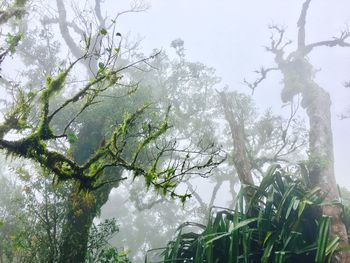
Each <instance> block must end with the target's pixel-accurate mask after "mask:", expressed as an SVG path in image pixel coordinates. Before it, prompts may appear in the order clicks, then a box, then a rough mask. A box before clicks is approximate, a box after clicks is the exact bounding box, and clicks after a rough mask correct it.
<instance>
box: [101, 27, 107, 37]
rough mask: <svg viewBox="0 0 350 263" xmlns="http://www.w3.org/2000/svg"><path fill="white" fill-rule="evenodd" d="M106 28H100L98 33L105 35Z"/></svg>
mask: <svg viewBox="0 0 350 263" xmlns="http://www.w3.org/2000/svg"><path fill="white" fill-rule="evenodd" d="M107 33H108V32H107V30H106V29H105V28H102V29H101V30H100V34H101V35H103V36H105V35H107Z"/></svg>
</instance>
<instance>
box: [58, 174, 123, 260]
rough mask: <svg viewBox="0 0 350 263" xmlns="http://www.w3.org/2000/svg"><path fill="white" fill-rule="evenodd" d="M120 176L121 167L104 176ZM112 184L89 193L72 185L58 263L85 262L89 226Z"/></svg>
mask: <svg viewBox="0 0 350 263" xmlns="http://www.w3.org/2000/svg"><path fill="white" fill-rule="evenodd" d="M120 176H121V169H118V170H117V171H114V173H109V175H105V176H104V177H105V178H106V180H108V177H113V178H114V179H115V178H116V177H120ZM114 187H116V185H115V183H114V184H106V185H104V186H102V187H101V188H99V189H97V190H94V191H91V192H89V193H86V192H83V191H79V188H78V187H74V189H73V190H72V192H71V195H70V197H69V199H68V202H67V206H68V209H67V214H66V219H65V222H64V225H63V228H62V235H61V240H62V243H61V246H60V256H59V263H80V262H82V263H83V262H85V257H86V253H87V245H88V240H89V232H90V228H91V226H92V224H93V220H94V218H95V217H96V216H98V214H99V212H100V210H101V207H102V206H103V205H104V204H105V203H106V202H107V201H108V196H109V193H110V192H111V190H112V189H113V188H114Z"/></svg>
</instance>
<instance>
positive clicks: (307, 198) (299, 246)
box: [145, 165, 339, 263]
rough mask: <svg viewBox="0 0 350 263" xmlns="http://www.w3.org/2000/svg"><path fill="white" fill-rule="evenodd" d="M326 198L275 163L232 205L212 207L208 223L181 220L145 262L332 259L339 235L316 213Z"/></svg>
mask: <svg viewBox="0 0 350 263" xmlns="http://www.w3.org/2000/svg"><path fill="white" fill-rule="evenodd" d="M244 193H249V194H250V196H249V197H247V195H244ZM324 197H325V194H324V193H322V192H321V190H320V189H319V188H317V187H314V188H313V187H311V186H310V183H309V181H308V177H307V175H305V174H304V175H300V176H298V175H290V174H289V173H287V172H286V171H284V170H283V169H281V167H280V166H278V165H274V166H272V167H270V169H269V170H268V172H267V173H266V175H265V176H264V178H263V179H262V181H261V183H260V185H259V186H256V187H255V186H244V187H242V190H241V191H240V194H239V195H238V199H237V206H236V209H235V210H229V209H222V208H215V207H214V208H212V209H211V212H210V217H209V220H208V223H207V225H206V226H205V225H201V224H195V223H184V224H182V225H181V226H180V227H179V228H178V231H177V237H176V238H175V239H174V240H173V241H171V242H169V243H168V245H167V247H165V248H162V249H155V250H151V251H149V252H148V254H147V256H146V261H145V262H146V263H151V262H152V263H155V262H171V263H175V262H176V263H178V262H193V263H204V262H207V263H226V262H227V263H234V262H245V263H248V262H249V263H251V262H276V263H277V262H317V263H321V262H327V261H329V262H330V258H331V256H332V254H333V253H334V252H335V251H336V250H337V248H338V243H339V238H338V237H335V236H330V235H329V227H330V218H329V217H325V216H321V215H320V212H319V211H320V209H319V208H320V206H321V205H324V203H323V202H324ZM247 200H248V201H247ZM155 254H158V258H156V257H154V255H155Z"/></svg>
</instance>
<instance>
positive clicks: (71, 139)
mask: <svg viewBox="0 0 350 263" xmlns="http://www.w3.org/2000/svg"><path fill="white" fill-rule="evenodd" d="M67 139H68V142H69V143H75V142H76V141H77V140H78V137H77V136H76V135H75V134H74V133H68V134H67Z"/></svg>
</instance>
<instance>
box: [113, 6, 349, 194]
mask: <svg viewBox="0 0 350 263" xmlns="http://www.w3.org/2000/svg"><path fill="white" fill-rule="evenodd" d="M148 2H149V3H150V4H151V8H150V9H149V10H148V11H146V12H144V13H138V14H128V15H126V16H123V17H122V18H121V19H120V20H119V24H118V25H119V30H120V31H121V32H123V33H124V34H125V33H127V32H131V36H134V37H136V36H140V37H142V38H143V41H142V44H141V46H142V48H143V49H144V51H145V52H146V53H150V52H151V51H152V49H154V48H163V49H169V48H168V47H169V44H170V42H171V41H172V40H173V39H175V38H182V39H183V40H184V41H185V48H186V53H187V57H188V59H190V60H194V61H200V62H203V63H204V64H206V65H207V66H212V67H214V68H216V70H217V74H218V76H220V77H221V78H222V83H221V84H220V86H222V87H223V86H224V85H226V84H227V85H229V87H230V88H231V89H233V90H239V91H242V92H246V93H249V92H250V91H249V90H248V88H247V87H245V86H244V85H242V80H243V78H247V79H251V80H253V79H254V75H253V74H252V71H253V70H255V69H257V68H258V67H260V66H262V65H264V66H271V65H273V64H272V63H273V57H272V55H271V54H269V53H267V52H265V50H264V48H263V46H264V45H268V44H269V37H270V32H269V30H268V28H267V26H268V25H269V24H271V23H275V24H278V25H284V26H286V27H287V32H286V38H289V39H292V40H295V39H296V38H295V37H296V33H297V28H296V23H297V20H298V18H299V14H300V9H301V5H302V3H303V2H304V1H301V0H288V1H281V0H265V1H257V0H246V1H232V0H216V1H214V0H191V1H188V0H176V1H173V0H152V1H148ZM128 3H129V1H126V0H123V1H118V4H117V3H115V2H114V1H111V2H110V3H108V5H109V7H110V9H109V12H108V13H112V14H113V10H115V12H118V11H120V10H122V9H123V8H126V7H127V6H128ZM348 10H350V2H349V1H346V0H338V1H325V0H322V1H321V0H318V1H317V0H314V1H312V2H311V5H310V9H309V13H308V16H307V25H306V30H307V33H306V41H307V42H308V43H310V42H315V41H320V40H328V39H331V38H332V37H333V36H338V35H339V32H340V31H341V30H342V29H344V28H345V26H346V24H347V23H349V22H350V14H349V12H348ZM292 47H293V46H292ZM310 59H311V61H312V63H313V65H314V66H315V68H317V69H320V70H321V71H320V72H318V73H317V76H316V80H317V82H318V83H319V84H320V85H321V86H322V87H323V88H325V89H326V90H328V91H329V92H330V94H331V98H332V101H333V105H332V112H333V135H334V145H335V169H336V178H337V182H338V183H339V184H340V185H343V186H346V187H348V188H350V179H349V178H348V172H347V171H348V159H349V158H348V156H347V153H348V151H349V149H350V139H349V136H348V132H349V131H350V120H343V121H340V120H339V115H340V114H341V113H343V112H344V111H345V109H346V107H348V106H350V99H349V98H350V90H349V89H346V88H344V87H343V83H344V82H345V81H347V80H350V74H349V72H350V70H349V69H350V48H339V47H337V48H319V49H317V50H314V51H313V52H312V53H311V55H310ZM280 81H281V76H280V75H279V74H278V73H274V74H271V75H270V76H269V78H268V80H267V81H265V82H264V83H262V85H260V87H259V88H258V89H257V90H256V92H255V94H254V97H253V99H254V100H255V101H256V102H257V104H258V107H259V108H260V109H261V110H263V109H265V108H266V107H272V108H273V110H274V112H275V113H282V114H283V109H282V108H281V105H282V103H281V100H280V91H281V84H280Z"/></svg>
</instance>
